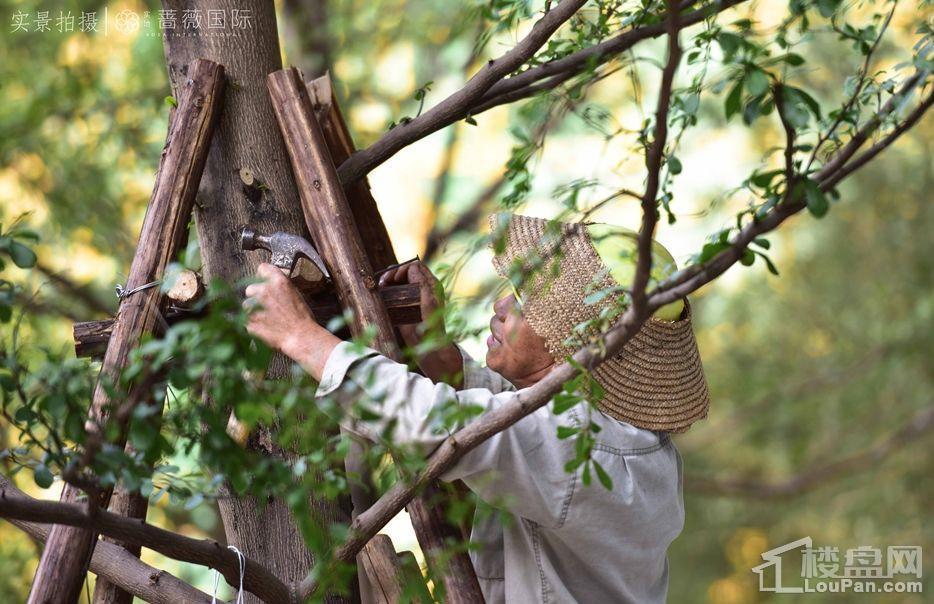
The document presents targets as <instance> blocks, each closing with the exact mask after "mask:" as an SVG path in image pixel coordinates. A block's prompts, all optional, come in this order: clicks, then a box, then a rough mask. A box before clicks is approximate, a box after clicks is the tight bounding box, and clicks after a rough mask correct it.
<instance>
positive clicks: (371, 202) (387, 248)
mask: <svg viewBox="0 0 934 604" xmlns="http://www.w3.org/2000/svg"><path fill="white" fill-rule="evenodd" d="M307 88H308V95H309V97H310V99H311V105H312V109H314V112H315V117H317V118H318V123H319V124H320V125H321V131H322V132H323V133H324V140H325V142H327V145H328V150H329V151H330V152H331V161H333V162H334V165H336V166H339V165H341V164H342V163H344V160H346V159H347V158H348V157H350V155H351V154H352V153H353V152H354V151H355V149H354V144H353V139H352V138H351V136H350V130H349V129H348V128H347V123H346V122H345V121H344V115H343V114H342V113H341V109H340V105H338V103H337V97H336V96H334V88H333V86H332V85H331V76H330V74H325V75H323V76H321V77H320V78H315V79H314V80H312V81H310V82H308V83H307ZM344 193H345V194H346V195H347V202H348V203H349V204H350V211H351V213H352V214H353V217H354V224H356V225H357V232H358V233H360V238H361V239H362V241H363V249H364V250H366V255H367V257H368V258H369V259H370V266H372V267H373V270H375V271H379V270H382V269H384V268H386V267H387V266H389V265H390V264H395V263H396V262H397V260H396V253H395V252H394V251H393V249H392V241H391V240H390V239H389V231H387V230H386V225H385V224H384V223H383V218H382V216H380V213H379V208H377V207H376V200H375V199H373V195H372V193H370V183H369V181H368V180H367V179H366V178H361V179H359V180H357V181H356V182H354V183H351V184H350V185H348V186H346V187H345V188H344Z"/></svg>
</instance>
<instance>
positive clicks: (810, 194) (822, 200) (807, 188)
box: [804, 180, 830, 218]
mask: <svg viewBox="0 0 934 604" xmlns="http://www.w3.org/2000/svg"><path fill="white" fill-rule="evenodd" d="M804 200H805V203H807V206H808V211H809V212H810V213H811V214H813V215H814V217H815V218H823V217H824V216H826V215H827V211H828V210H829V209H830V202H828V201H827V196H826V195H824V192H823V191H821V190H820V187H819V186H818V185H817V183H816V182H814V181H813V180H806V181H804Z"/></svg>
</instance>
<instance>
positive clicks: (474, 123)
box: [464, 114, 477, 126]
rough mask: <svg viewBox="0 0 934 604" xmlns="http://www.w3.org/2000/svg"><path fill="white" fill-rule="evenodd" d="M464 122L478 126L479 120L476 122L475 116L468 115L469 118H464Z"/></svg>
mask: <svg viewBox="0 0 934 604" xmlns="http://www.w3.org/2000/svg"><path fill="white" fill-rule="evenodd" d="M464 121H465V122H467V123H468V124H470V125H471V126H476V125H477V120H475V119H474V118H473V116H472V115H470V114H468V115H467V117H465V118H464Z"/></svg>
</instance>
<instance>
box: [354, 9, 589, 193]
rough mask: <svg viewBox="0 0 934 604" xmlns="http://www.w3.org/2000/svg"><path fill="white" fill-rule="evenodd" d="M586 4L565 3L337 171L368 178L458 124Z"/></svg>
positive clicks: (355, 177) (356, 178)
mask: <svg viewBox="0 0 934 604" xmlns="http://www.w3.org/2000/svg"><path fill="white" fill-rule="evenodd" d="M586 1H587V0H562V2H561V3H560V4H558V6H556V7H554V8H552V9H551V10H550V11H548V12H547V13H545V15H544V16H543V17H542V18H541V19H539V20H538V22H536V23H535V25H534V26H533V27H532V31H531V32H529V34H528V35H527V36H526V37H525V38H523V39H522V40H521V41H520V42H519V43H518V44H516V46H515V47H513V48H512V49H511V50H510V51H509V52H507V53H506V54H504V55H503V56H501V57H500V58H498V59H491V60H489V61H487V63H486V65H485V66H484V67H483V68H482V69H481V70H480V71H479V72H477V73H476V74H475V75H474V76H473V77H472V78H470V80H469V81H468V82H467V84H466V85H465V86H464V87H463V88H461V89H460V90H458V91H457V92H455V93H454V94H452V95H451V96H449V97H448V98H446V99H444V100H443V101H441V102H440V103H438V104H437V105H435V106H434V107H432V108H431V109H430V110H428V111H426V112H425V113H423V114H422V115H420V116H418V117H416V118H415V119H413V120H411V121H410V122H407V123H405V124H401V125H399V126H396V127H395V128H393V129H392V130H390V131H389V132H387V133H386V134H385V135H384V136H383V137H382V138H380V139H379V140H378V141H376V142H375V143H374V144H373V145H371V146H370V147H368V148H367V149H366V150H364V151H361V152H359V153H355V154H353V155H352V156H350V158H348V159H347V161H345V162H344V163H343V164H341V166H340V168H339V169H338V173H339V175H340V180H341V182H342V183H343V184H344V185H347V184H349V183H352V182H354V181H356V180H358V179H359V178H361V177H363V176H365V175H366V174H367V173H369V172H370V171H371V170H372V169H373V168H375V167H376V166H378V165H380V164H381V163H383V162H384V161H386V160H387V159H389V158H390V157H391V156H392V155H394V154H395V153H396V152H397V151H399V150H400V149H402V148H403V147H406V146H408V145H410V144H412V143H413V142H415V141H417V140H419V139H421V138H424V137H425V136H428V135H429V134H431V133H432V132H434V131H436V130H439V129H440V128H443V127H444V126H447V125H449V124H452V123H454V122H456V121H457V120H459V119H462V117H463V116H464V115H465V113H464V109H465V108H467V107H471V106H472V105H474V104H475V103H476V102H477V101H478V100H479V99H480V98H481V97H482V96H483V94H484V93H485V92H486V91H487V90H489V89H490V87H491V86H493V85H494V84H496V82H498V81H500V80H502V79H503V78H504V77H506V76H507V75H509V74H510V73H512V72H513V71H515V70H517V69H519V68H520V67H521V66H522V65H523V63H525V62H526V61H527V60H529V59H530V58H531V57H532V55H534V54H535V53H536V52H537V51H538V49H539V48H541V47H542V46H543V45H544V44H545V43H546V42H547V41H548V39H549V38H550V37H551V35H552V34H553V33H554V32H555V31H557V29H558V28H559V27H561V25H562V24H563V23H564V22H565V21H567V20H568V19H570V18H571V16H572V15H573V14H574V13H576V12H577V10H578V9H579V8H580V7H581V6H583V5H584V4H585V3H586Z"/></svg>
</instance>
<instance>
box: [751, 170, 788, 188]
mask: <svg viewBox="0 0 934 604" xmlns="http://www.w3.org/2000/svg"><path fill="white" fill-rule="evenodd" d="M781 173H782V170H772V171H770V172H758V173H756V174H754V175H753V177H752V178H751V179H750V181H751V182H752V184H754V185H756V186H757V187H762V188H767V187H768V186H769V185H770V184H772V180H773V179H774V178H775V177H776V176H778V175H779V174H781Z"/></svg>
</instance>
